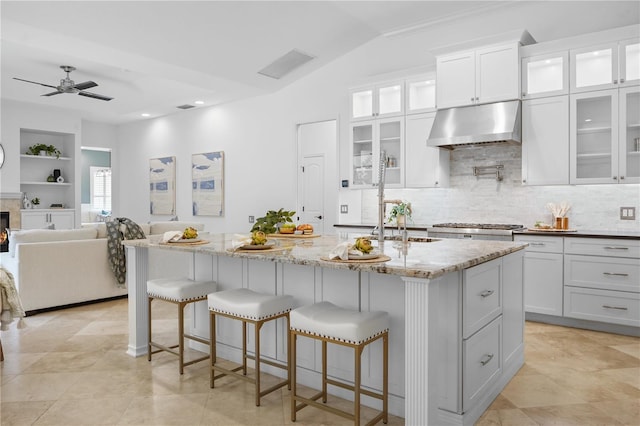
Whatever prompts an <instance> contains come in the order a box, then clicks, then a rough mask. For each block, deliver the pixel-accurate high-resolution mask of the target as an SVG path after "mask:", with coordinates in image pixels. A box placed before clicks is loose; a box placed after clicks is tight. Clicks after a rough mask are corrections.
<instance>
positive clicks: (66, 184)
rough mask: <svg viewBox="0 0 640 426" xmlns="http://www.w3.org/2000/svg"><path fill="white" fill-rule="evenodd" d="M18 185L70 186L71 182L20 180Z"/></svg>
mask: <svg viewBox="0 0 640 426" xmlns="http://www.w3.org/2000/svg"><path fill="white" fill-rule="evenodd" d="M20 185H44V186H71V182H63V183H58V182H20Z"/></svg>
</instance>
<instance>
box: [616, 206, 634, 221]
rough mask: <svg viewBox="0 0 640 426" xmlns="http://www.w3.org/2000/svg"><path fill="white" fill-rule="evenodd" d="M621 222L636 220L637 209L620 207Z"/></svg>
mask: <svg viewBox="0 0 640 426" xmlns="http://www.w3.org/2000/svg"><path fill="white" fill-rule="evenodd" d="M620 220H636V208H635V207H620Z"/></svg>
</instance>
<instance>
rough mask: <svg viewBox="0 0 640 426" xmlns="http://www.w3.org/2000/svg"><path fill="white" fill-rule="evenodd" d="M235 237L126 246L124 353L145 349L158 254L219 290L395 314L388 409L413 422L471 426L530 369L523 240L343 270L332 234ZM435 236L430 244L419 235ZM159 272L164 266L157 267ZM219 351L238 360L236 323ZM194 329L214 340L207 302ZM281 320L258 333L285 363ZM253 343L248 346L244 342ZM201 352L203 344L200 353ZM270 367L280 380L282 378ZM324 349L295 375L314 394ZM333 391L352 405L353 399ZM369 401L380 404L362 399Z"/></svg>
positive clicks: (373, 375)
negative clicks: (252, 243) (261, 240)
mask: <svg viewBox="0 0 640 426" xmlns="http://www.w3.org/2000/svg"><path fill="white" fill-rule="evenodd" d="M233 237H234V236H233V235H232V234H212V235H208V234H201V238H202V239H203V240H205V241H203V242H204V243H205V244H202V245H186V244H161V243H160V241H159V240H157V239H152V240H130V241H126V242H124V244H125V246H126V249H127V281H128V284H129V348H128V351H127V352H128V353H129V354H130V355H132V356H141V355H143V354H145V353H146V350H147V348H146V343H147V335H146V321H147V318H148V312H147V304H146V280H147V278H148V277H150V276H151V275H153V274H154V261H152V262H151V264H152V265H151V267H150V266H149V265H150V252H151V254H152V256H151V257H154V256H158V255H161V256H162V257H163V259H165V260H163V262H162V264H163V266H166V265H167V264H168V263H171V262H169V261H167V260H166V259H172V258H174V259H176V260H177V261H176V262H175V263H174V264H172V265H171V271H174V272H176V273H178V274H187V275H189V276H190V277H191V278H194V279H208V280H215V281H217V283H218V289H219V290H227V289H232V288H239V287H247V288H251V289H254V290H256V291H262V292H266V293H271V294H291V295H293V296H294V297H295V300H296V303H297V304H298V305H300V306H301V305H308V304H312V303H316V302H319V301H323V300H326V301H330V302H332V303H335V304H337V305H339V306H342V307H345V308H349V309H359V310H362V311H367V310H384V311H387V312H388V313H389V316H390V319H391V326H390V331H389V339H390V341H389V343H390V348H391V349H390V354H389V355H390V357H389V378H390V382H389V411H390V412H391V413H392V414H395V415H398V416H402V417H405V419H406V423H407V424H420V425H423V424H473V422H474V421H475V420H477V419H478V418H479V417H480V415H481V414H482V413H483V412H484V410H485V409H486V408H487V407H488V406H489V405H490V403H491V402H492V401H493V399H494V398H495V397H496V396H497V395H498V393H499V392H500V391H501V390H502V389H503V388H504V386H505V385H506V383H507V382H508V381H509V380H510V379H511V377H513V375H514V374H515V373H516V372H517V371H518V369H519V368H520V367H521V366H522V364H523V362H524V343H523V331H524V312H523V296H522V295H523V288H522V276H523V274H522V272H523V271H522V263H523V262H522V258H523V257H522V255H523V251H522V249H523V248H524V247H525V246H526V244H523V243H516V242H502V241H464V240H444V239H443V240H435V241H431V242H416V241H412V242H410V243H409V244H407V245H404V244H402V242H398V241H387V242H385V244H384V245H383V246H382V247H381V248H380V251H381V252H383V253H384V255H386V256H388V257H389V258H390V260H388V261H386V262H373V263H368V262H367V263H365V262H358V263H351V262H349V263H346V262H338V261H331V260H328V259H327V255H328V253H329V252H330V251H331V250H332V249H333V248H334V247H335V246H336V245H337V244H339V243H340V242H341V240H340V239H339V238H338V237H337V236H321V237H319V238H295V239H294V238H292V239H285V238H283V239H277V240H276V246H274V248H273V249H269V250H264V251H233V250H232V239H233ZM424 241H430V240H424ZM155 265H158V262H157V261H155ZM217 327H218V330H217V338H218V347H219V350H218V355H219V356H220V357H222V358H225V359H230V360H234V361H237V360H239V359H240V347H241V333H240V332H239V325H237V324H234V323H233V322H229V321H227V322H224V321H220V323H219V324H217ZM191 328H192V330H191V331H192V333H194V334H196V335H200V336H203V337H208V335H209V331H208V311H207V306H206V303H199V304H197V305H196V306H195V309H193V312H192V317H191ZM286 332H287V330H286V325H285V322H284V321H281V320H278V322H277V324H269V325H265V327H264V328H263V333H264V334H263V336H264V337H263V338H262V339H261V340H262V344H263V350H262V352H263V354H265V355H266V356H268V357H271V358H273V359H276V360H280V361H284V360H286V354H287V351H286ZM249 345H250V347H251V346H252V345H253V342H250V343H249ZM202 349H203V350H206V348H202ZM331 349H332V350H330V353H329V360H328V362H329V366H328V371H329V374H330V375H334V376H337V377H341V378H346V379H349V378H351V377H352V376H353V365H352V354H351V353H350V352H349V351H348V350H347V349H346V348H341V347H339V348H331ZM380 357H381V351H380V348H378V347H377V346H376V344H374V345H373V347H372V348H371V349H369V350H367V351H366V354H365V355H364V358H363V385H364V386H367V387H370V388H372V389H380V388H381V383H382V374H381V373H382V370H381V368H380V359H381V358H380ZM274 370H276V371H269V372H270V373H273V374H276V375H280V374H281V373H280V371H278V370H277V369H274ZM319 371H320V357H319V347H316V345H315V344H314V343H313V342H312V341H310V340H309V339H301V341H300V342H299V343H298V380H299V382H300V383H302V384H304V385H307V386H311V387H314V386H315V387H317V386H318V383H319V379H318V377H319V373H318V372H319ZM333 393H335V394H336V395H338V396H340V397H345V398H350V393H349V392H346V391H343V390H341V389H336V390H335V391H334V392H333ZM363 403H364V404H365V405H370V406H377V405H376V404H377V403H378V401H374V400H370V399H365V400H363Z"/></svg>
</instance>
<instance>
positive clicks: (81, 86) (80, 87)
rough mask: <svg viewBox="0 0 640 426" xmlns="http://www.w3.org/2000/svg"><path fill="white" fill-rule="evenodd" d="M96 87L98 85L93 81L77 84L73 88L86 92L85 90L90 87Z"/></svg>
mask: <svg viewBox="0 0 640 426" xmlns="http://www.w3.org/2000/svg"><path fill="white" fill-rule="evenodd" d="M97 85H98V83H94V82H93V81H85V82H84V83H78V84H76V85H75V86H73V87H75V88H76V89H78V90H86V89H91V88H92V87H96V86H97Z"/></svg>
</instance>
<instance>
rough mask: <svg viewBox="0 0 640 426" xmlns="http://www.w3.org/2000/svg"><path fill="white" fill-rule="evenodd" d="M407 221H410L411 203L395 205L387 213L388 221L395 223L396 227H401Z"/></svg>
mask: <svg viewBox="0 0 640 426" xmlns="http://www.w3.org/2000/svg"><path fill="white" fill-rule="evenodd" d="M407 219H409V220H411V203H407V202H404V201H403V202H401V203H399V204H395V205H394V206H393V207H392V208H391V211H389V221H390V222H393V221H395V222H396V223H397V224H398V226H403V225H404V224H405V223H406V220H407Z"/></svg>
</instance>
